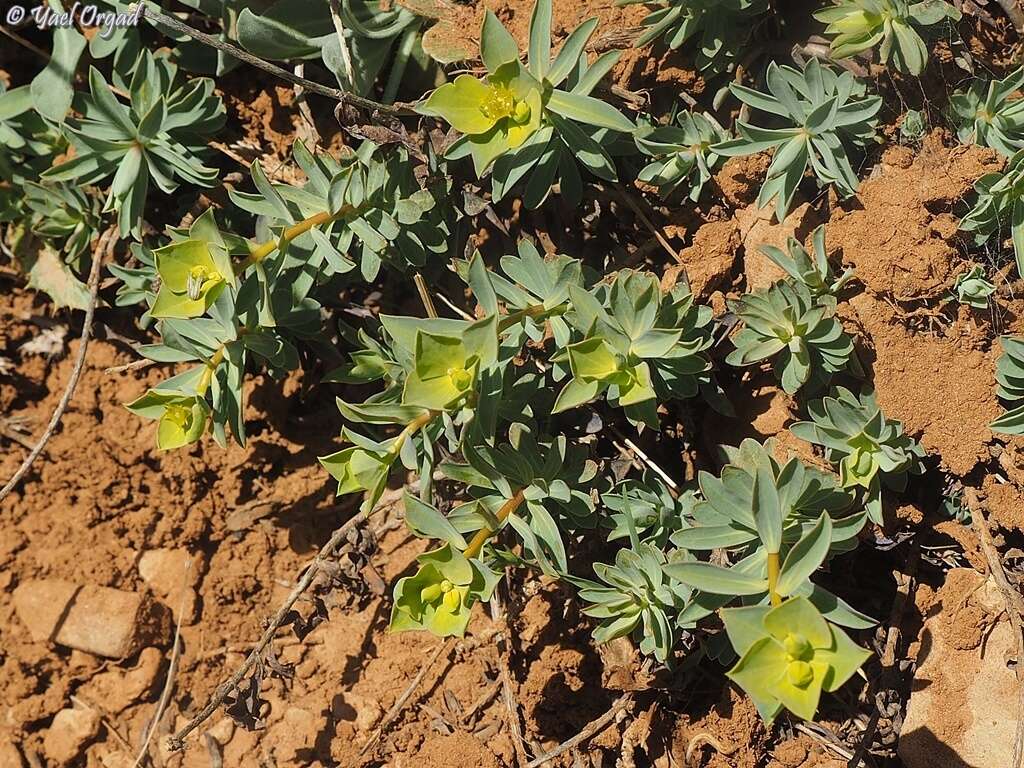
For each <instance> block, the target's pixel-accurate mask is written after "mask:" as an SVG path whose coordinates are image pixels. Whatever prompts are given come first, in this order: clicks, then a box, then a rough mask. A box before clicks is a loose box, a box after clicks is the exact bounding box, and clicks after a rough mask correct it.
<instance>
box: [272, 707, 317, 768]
mask: <svg viewBox="0 0 1024 768" xmlns="http://www.w3.org/2000/svg"><path fill="white" fill-rule="evenodd" d="M320 725H321V724H320V723H319V722H318V720H317V717H316V716H315V715H314V714H313V713H312V712H310V711H309V710H307V709H301V708H299V707H288V709H286V710H285V713H284V718H283V719H282V720H281V721H280V722H278V723H276V724H275V725H273V726H272V727H271V729H270V730H271V732H272V733H271V734H268V736H269V739H270V743H272V744H274V745H275V746H274V757H275V758H276V759H277V762H278V764H279V765H280V764H281V763H284V764H286V765H296V764H303V765H304V764H305V762H306V761H305V760H304V758H305V757H306V756H307V755H308V754H309V752H310V751H311V750H312V749H313V748H314V747H315V746H316V737H317V734H319V733H320Z"/></svg>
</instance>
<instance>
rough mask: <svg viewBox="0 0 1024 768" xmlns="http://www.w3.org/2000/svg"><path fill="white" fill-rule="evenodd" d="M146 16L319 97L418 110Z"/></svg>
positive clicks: (401, 111) (392, 110) (386, 109)
mask: <svg viewBox="0 0 1024 768" xmlns="http://www.w3.org/2000/svg"><path fill="white" fill-rule="evenodd" d="M145 16H146V18H147V19H151V20H152V21H156V22H159V23H160V24H163V25H164V26H165V27H170V28H171V29H173V30H174V31H175V32H180V33H181V34H183V35H188V36H189V37H191V38H192V39H193V40H197V41H199V42H200V43H202V44H203V45H207V46H209V47H211V48H216V49H217V50H219V51H224V52H225V53H229V54H231V55H232V56H234V57H235V58H236V59H238V60H239V61H242V62H244V63H246V64H249V65H250V66H253V67H256V68H257V69H262V70H263V71H264V72H267V73H269V74H271V75H274V76H275V77H279V78H281V79H282V80H286V81H287V82H289V83H291V84H292V85H299V86H302V87H303V88H305V89H306V90H307V91H309V92H310V93H315V94H317V95H319V96H326V97H327V98H329V99H334V100H335V101H340V102H343V103H346V104H351V105H353V106H355V107H359V108H360V109H366V110H372V111H376V112H382V113H387V114H389V115H415V114H416V113H415V112H414V111H413V110H412V109H411V108H409V106H408V105H406V104H401V103H395V104H382V103H381V102H379V101H374V100H373V99H367V98H365V97H364V96H358V95H356V94H354V93H351V92H349V91H343V90H342V89H341V88H330V87H328V86H326V85H321V84H320V83H315V82H313V81H312V80H307V79H306V78H304V77H298V76H297V75H295V74H293V73H292V72H289V71H288V70H287V69H282V68H281V67H279V66H277V65H276V64H271V63H270V62H269V61H264V60H263V59H261V58H259V57H258V56H253V55H252V54H251V53H249V52H248V51H244V50H242V49H241V48H239V47H238V46H235V45H232V44H231V43H226V42H224V41H222V40H218V39H217V38H215V37H211V36H210V35H207V34H205V33H203V32H200V31H199V30H198V29H193V28H192V27H190V26H189V25H188V24H186V23H185V22H183V21H181V20H179V19H176V18H175V17H173V16H168V15H166V14H164V13H160V11H156V10H153V8H152V7H151V6H146V12H145Z"/></svg>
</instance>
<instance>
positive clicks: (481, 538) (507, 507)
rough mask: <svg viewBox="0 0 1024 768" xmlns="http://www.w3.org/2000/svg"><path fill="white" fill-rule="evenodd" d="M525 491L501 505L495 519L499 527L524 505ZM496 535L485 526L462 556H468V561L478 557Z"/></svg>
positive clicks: (516, 493) (520, 491)
mask: <svg viewBox="0 0 1024 768" xmlns="http://www.w3.org/2000/svg"><path fill="white" fill-rule="evenodd" d="M524 490H525V489H524V488H520V489H519V490H518V491H516V492H515V495H513V496H512V498H511V499H509V500H508V501H506V502H505V503H504V504H502V505H501V509H499V510H498V514H497V515H495V517H497V518H498V524H499V525H501V523H503V522H505V518H507V517H508V516H509V515H511V514H512V513H513V512H515V511H516V510H517V509H519V505H520V504H522V503H523V491H524ZM494 533H495V532H494V531H492V530H491V529H490V528H488V527H487V526H484V527H483V528H481V529H480V530H479V531H477V532H476V536H474V537H473V540H472V541H471V542H469V546H468V547H466V551H465V552H463V553H462V554H464V555H465V556H466V559H467V560H468V559H469V558H472V557H476V556H477V555H479V554H480V550H481V549H483V548H484V544H485V543H487V540H488V539H489V538H491V536H493V535H494Z"/></svg>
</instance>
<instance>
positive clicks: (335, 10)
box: [328, 0, 356, 87]
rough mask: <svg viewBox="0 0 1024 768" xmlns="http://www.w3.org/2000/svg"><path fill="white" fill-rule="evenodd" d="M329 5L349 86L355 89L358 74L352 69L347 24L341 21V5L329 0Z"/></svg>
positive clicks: (334, 0)
mask: <svg viewBox="0 0 1024 768" xmlns="http://www.w3.org/2000/svg"><path fill="white" fill-rule="evenodd" d="M328 5H329V6H330V8H331V21H333V22H334V34H335V36H336V37H337V38H338V46H339V47H340V48H341V62H342V65H343V66H344V67H345V77H347V78H348V84H349V86H351V87H355V82H356V73H355V69H354V68H353V67H352V53H351V51H349V49H348V40H346V39H345V24H344V23H343V22H342V20H341V5H340V4H339V3H338V0H329V2H328Z"/></svg>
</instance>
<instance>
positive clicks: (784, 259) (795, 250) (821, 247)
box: [760, 224, 853, 303]
mask: <svg viewBox="0 0 1024 768" xmlns="http://www.w3.org/2000/svg"><path fill="white" fill-rule="evenodd" d="M811 243H812V244H813V248H814V258H813V259H812V258H811V255H810V254H808V253H807V251H806V250H805V249H804V247H803V245H802V244H801V243H800V241H799V240H797V239H796V238H795V237H792V236H791V237H789V238H787V240H786V251H785V252H783V251H782V250H781V249H779V248H776V247H775V246H774V245H762V246H761V247H760V250H761V253H763V254H764V255H765V256H767V257H768V258H769V259H771V260H772V261H773V262H775V264H776V265H777V266H778V267H779V268H780V269H782V270H784V271H785V272H786V274H787V275H789V277H790V278H791V279H792V280H794V281H796V282H798V283H802V284H803V285H804V287H806V288H807V290H808V291H810V293H811V295H812V296H813V297H814V298H815V300H816V301H818V302H819V303H827V302H829V301H831V300H832V299H829V298H826V297H834V296H835V295H836V294H838V293H839V291H841V290H842V288H843V286H844V285H846V283H847V282H849V281H850V279H851V278H852V277H853V270H852V269H847V270H845V271H844V272H843V274H842V275H840V276H839V277H835V276H834V275H833V274H832V265H831V264H829V262H828V252H827V251H826V250H825V225H824V224H821V225H819V226H818V227H816V228H815V229H814V232H812V233H811Z"/></svg>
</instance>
